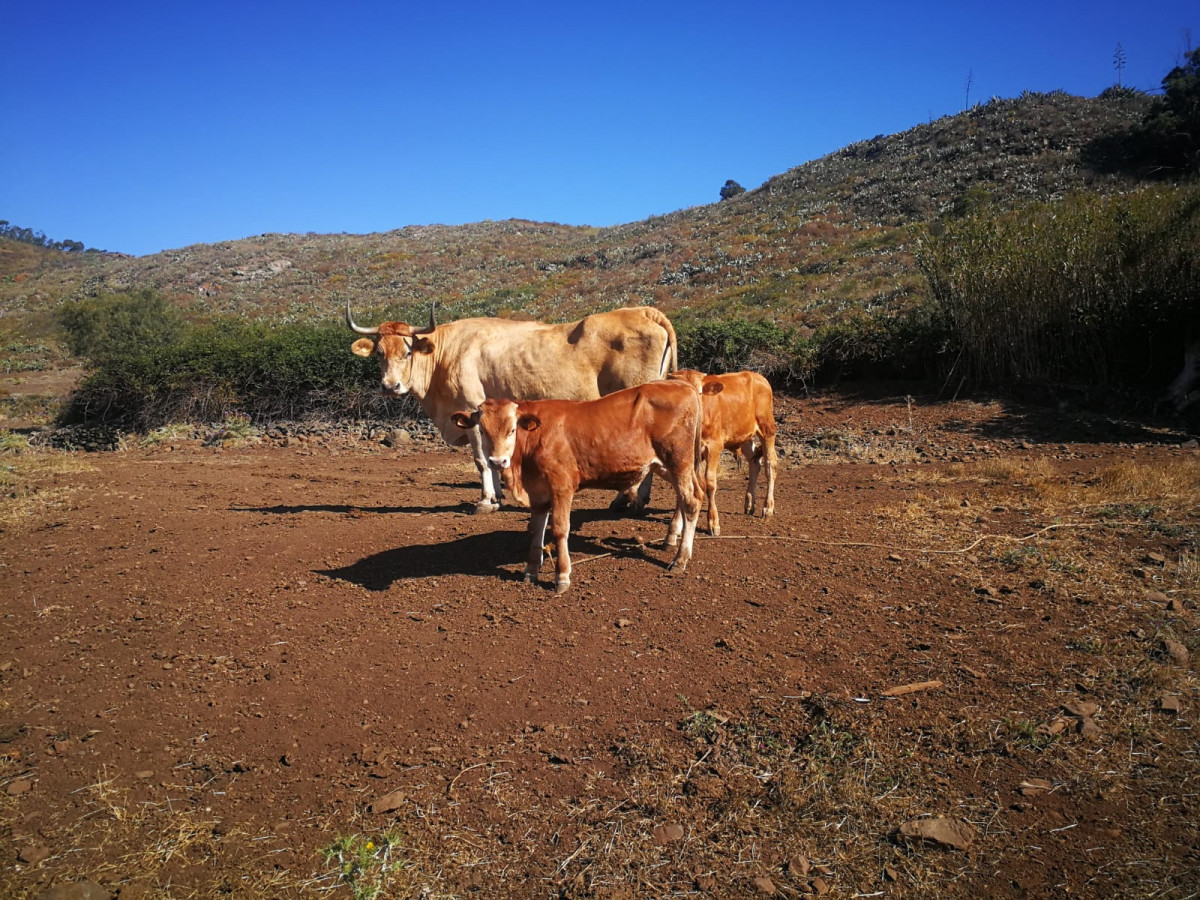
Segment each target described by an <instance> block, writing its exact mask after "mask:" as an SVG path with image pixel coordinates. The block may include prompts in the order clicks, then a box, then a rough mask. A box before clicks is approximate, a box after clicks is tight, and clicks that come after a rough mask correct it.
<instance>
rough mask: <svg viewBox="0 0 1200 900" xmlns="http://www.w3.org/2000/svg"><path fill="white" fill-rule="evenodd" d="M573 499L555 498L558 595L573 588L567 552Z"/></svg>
mask: <svg viewBox="0 0 1200 900" xmlns="http://www.w3.org/2000/svg"><path fill="white" fill-rule="evenodd" d="M573 499H574V498H573V497H572V496H570V495H565V496H555V498H554V509H553V511H552V513H551V522H552V525H551V527H552V529H553V531H554V545H555V549H556V550H557V551H558V559H556V560H555V563H556V564H557V572H558V577H557V578H556V579H555V581H554V591H555V593H558V594H562V593H565V592H566V590H567V588H569V587H570V586H571V555H570V553H568V552H567V535H569V534H570V532H571V501H572V500H573Z"/></svg>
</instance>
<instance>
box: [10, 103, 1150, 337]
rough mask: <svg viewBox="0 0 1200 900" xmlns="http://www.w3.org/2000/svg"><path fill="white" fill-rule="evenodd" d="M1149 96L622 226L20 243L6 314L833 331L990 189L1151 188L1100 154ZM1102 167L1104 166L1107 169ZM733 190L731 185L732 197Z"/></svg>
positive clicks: (971, 126) (979, 116)
mask: <svg viewBox="0 0 1200 900" xmlns="http://www.w3.org/2000/svg"><path fill="white" fill-rule="evenodd" d="M1147 102H1148V100H1147V98H1145V97H1142V96H1139V95H1124V96H1118V97H1110V98H1107V99H1100V98H1092V99H1085V98H1079V97H1072V96H1069V95H1066V94H1062V93H1052V94H1025V95H1023V96H1021V97H1019V98H1014V99H1007V100H993V101H991V102H989V103H987V104H983V105H979V106H976V107H974V108H972V109H971V110H969V111H967V112H964V113H961V114H958V115H954V116H948V117H945V118H942V119H938V120H935V121H931V122H928V123H925V124H921V125H918V126H916V127H914V128H912V129H910V130H908V131H905V132H903V133H900V134H895V135H891V136H882V135H881V136H877V137H874V138H871V139H869V140H864V141H860V142H858V143H855V144H852V145H850V146H848V147H845V148H843V149H842V150H840V151H838V152H836V153H833V154H830V155H829V156H826V157H823V158H821V159H817V160H814V161H812V162H808V163H805V164H803V165H801V166H798V167H796V168H794V169H791V170H789V171H787V172H785V173H782V174H780V175H778V176H775V177H773V178H771V179H770V180H769V181H767V182H766V183H765V184H763V185H762V186H760V187H759V188H757V189H754V190H751V191H748V192H746V193H745V194H742V195H740V196H738V197H736V198H733V199H731V200H728V201H724V202H719V203H713V204H711V205H708V206H701V207H694V208H691V209H685V210H680V211H678V212H675V213H672V214H670V215H665V216H659V217H655V218H651V219H648V220H645V221H642V222H636V223H631V224H627V225H622V226H617V227H612V228H603V229H600V228H585V227H574V226H565V225H558V224H547V223H534V222H527V221H517V220H510V221H502V222H482V223H477V224H472V225H464V226H454V227H448V226H439V225H431V226H411V227H407V228H402V229H399V230H396V231H391V232H386V233H376V234H367V235H348V234H326V235H318V234H307V235H298V234H264V235H261V236H258V237H251V238H246V239H244V240H236V241H229V242H224V243H218V244H206V245H194V246H190V247H184V248H181V249H177V250H170V251H165V252H163V253H158V254H154V255H150V256H145V257H140V258H130V257H120V256H115V255H99V254H89V255H87V256H86V257H82V256H76V255H69V254H62V253H54V252H51V251H44V250H41V249H39V248H15V249H14V248H12V247H9V246H7V242H6V244H5V246H3V247H0V315H4V316H18V317H20V316H21V315H23V314H25V313H29V312H31V311H37V310H45V309H48V308H52V307H54V306H56V305H57V304H58V303H60V302H61V301H62V300H64V299H70V298H75V297H81V296H88V295H95V294H97V293H102V292H107V291H119V290H125V289H129V288H142V287H151V288H155V289H157V290H160V291H162V292H163V293H165V294H166V295H167V296H169V297H170V298H172V299H173V300H174V301H175V302H178V303H180V304H181V305H185V306H187V307H189V308H191V309H193V310H195V311H196V312H208V311H220V312H234V313H238V314H241V315H247V316H268V317H271V318H275V319H280V320H282V319H287V320H312V319H319V318H323V317H328V316H336V315H338V311H339V309H340V305H341V303H342V301H343V299H344V298H346V297H349V298H350V299H351V300H352V301H353V302H354V304H355V308H356V309H359V310H362V317H363V318H364V319H365V320H370V319H371V318H372V317H373V316H374V315H376V314H377V313H380V312H381V311H382V310H383V309H384V308H391V309H393V310H396V311H397V312H398V313H400V314H404V315H409V316H414V317H415V316H416V315H417V314H418V312H419V311H420V310H424V309H426V308H427V305H428V303H429V302H430V301H432V300H436V301H437V302H438V303H439V305H440V306H441V308H442V309H443V310H444V313H443V314H444V315H445V316H446V317H447V318H457V317H462V316H466V315H480V314H485V315H531V316H538V317H548V318H560V319H561V318H568V317H571V316H574V315H576V314H579V313H582V312H584V311H587V310H594V309H598V308H611V307H615V306H620V305H625V304H630V303H653V304H655V305H657V306H659V307H660V308H662V309H664V310H665V311H667V312H668V313H670V314H672V315H675V316H682V317H684V318H688V317H701V318H702V317H708V316H712V315H731V314H733V315H743V316H746V317H748V318H767V319H771V320H773V321H777V322H781V323H787V324H795V325H798V326H800V327H801V328H802V329H807V328H814V327H817V326H819V325H821V324H823V323H826V322H829V321H834V320H837V319H839V318H840V317H843V316H845V315H847V314H848V313H850V312H853V311H855V310H858V309H863V308H898V307H901V306H903V305H904V304H905V303H907V302H909V301H910V300H911V299H912V298H914V297H916V296H919V295H920V294H921V293H922V292H923V291H924V283H923V280H922V279H921V278H920V276H919V275H918V273H917V271H916V269H915V266H914V262H913V258H912V254H911V252H910V251H911V248H912V245H913V242H914V240H915V238H916V236H917V235H918V234H919V228H920V226H922V225H923V224H925V223H927V222H929V221H931V220H933V219H936V218H937V217H940V216H946V215H953V214H955V213H956V212H960V211H962V210H964V209H967V208H970V207H971V206H972V205H973V204H978V203H980V202H983V201H984V200H992V201H995V202H998V203H1001V204H1009V203H1013V202H1017V201H1022V200H1027V199H1049V198H1051V197H1054V196H1057V195H1060V194H1063V193H1065V192H1069V191H1076V190H1085V191H1097V192H1111V191H1120V190H1123V189H1127V188H1128V187H1130V186H1132V185H1133V183H1134V182H1133V181H1132V179H1131V178H1130V177H1129V176H1125V175H1121V174H1113V173H1107V172H1105V171H1103V169H1104V168H1105V167H1104V166H1103V165H1102V164H1100V163H1098V162H1097V159H1096V157H1097V154H1096V152H1095V148H1097V147H1099V146H1101V145H1103V143H1104V141H1105V140H1106V139H1109V138H1111V137H1112V136H1113V135H1116V134H1120V133H1121V132H1122V131H1123V130H1125V129H1127V128H1128V127H1129V126H1131V125H1133V124H1135V123H1136V122H1137V121H1139V120H1140V118H1141V116H1142V114H1143V112H1144V109H1145V106H1146V103H1147ZM1101 162H1102V161H1101ZM717 187H719V186H717V185H714V189H713V193H714V195H715V194H716V193H717Z"/></svg>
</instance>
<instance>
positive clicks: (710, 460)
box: [669, 369, 779, 535]
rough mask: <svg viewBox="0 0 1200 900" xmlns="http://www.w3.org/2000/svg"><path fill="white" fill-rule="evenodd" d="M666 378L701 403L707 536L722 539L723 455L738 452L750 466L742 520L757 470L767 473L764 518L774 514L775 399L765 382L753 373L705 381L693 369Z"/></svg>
mask: <svg viewBox="0 0 1200 900" xmlns="http://www.w3.org/2000/svg"><path fill="white" fill-rule="evenodd" d="M669 377H671V378H676V379H679V380H680V381H686V382H687V383H688V384H690V385H692V387H694V388H695V389H696V390H698V391H700V394H701V397H702V399H703V402H704V424H703V427H702V429H701V431H702V440H703V442H704V458H705V460H706V465H705V477H704V481H705V485H704V486H705V493H706V495H707V496H708V530H709V532H710V533H712V534H714V535H718V534H720V533H721V517H720V515H719V514H718V513H717V470H718V468H719V467H720V464H721V452H722V451H723V450H732V451H733V452H734V454H735V455H736V453H737V451H738V450H739V449H740V450H741V451H742V455H743V456H745V457H746V460H747V461H748V462H749V463H750V481H749V484H748V485H747V486H746V506H745V509H746V515H753V514H754V506H755V498H754V493H755V490H756V489H757V487H758V472H759V469H760V468H765V469H766V470H767V496H766V499H765V500H764V501H763V508H762V514H763V515H764V516H769V515H771V514H772V513H774V512H775V466H776V464H777V463H778V461H779V460H778V457H777V456H776V453H775V395H774V394H773V393H772V392H771V385H770V384H769V383H768V382H767V379H765V378H763V377H762V376H761V375H759V374H758V373H757V372H730V373H728V374H725V375H705V374H704V373H703V372H697V371H696V370H695V369H680V370H679V371H678V372H674V373H672V374H671V375H670V376H669Z"/></svg>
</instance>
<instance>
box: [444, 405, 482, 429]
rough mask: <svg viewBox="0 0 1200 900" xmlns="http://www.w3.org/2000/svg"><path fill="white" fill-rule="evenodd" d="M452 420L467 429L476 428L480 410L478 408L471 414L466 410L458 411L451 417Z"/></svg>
mask: <svg viewBox="0 0 1200 900" xmlns="http://www.w3.org/2000/svg"><path fill="white" fill-rule="evenodd" d="M450 421H451V422H453V423H454V424H455V425H457V426H458V427H459V428H461V429H463V430H464V431H466V430H467V429H468V428H474V427H475V426H476V425H478V424H479V411H478V410H476V411H475V412H473V413H469V414H468V413H465V412H456V413H455V414H454V415H452V416H451V417H450Z"/></svg>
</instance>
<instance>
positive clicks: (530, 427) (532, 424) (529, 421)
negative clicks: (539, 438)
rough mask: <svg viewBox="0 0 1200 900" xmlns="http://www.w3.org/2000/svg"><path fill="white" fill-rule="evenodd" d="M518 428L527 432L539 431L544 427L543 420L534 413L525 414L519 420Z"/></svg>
mask: <svg viewBox="0 0 1200 900" xmlns="http://www.w3.org/2000/svg"><path fill="white" fill-rule="evenodd" d="M517 427H518V428H521V429H523V430H525V431H537V430H538V429H539V428H541V427H542V420H541V419H539V418H538V417H537V416H535V415H534V414H533V413H525V415H523V416H521V418H519V419H517Z"/></svg>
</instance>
